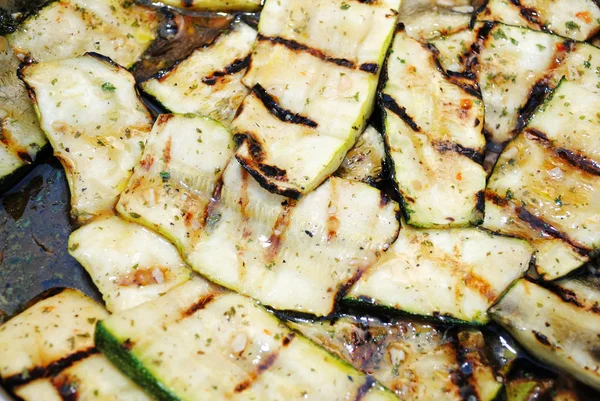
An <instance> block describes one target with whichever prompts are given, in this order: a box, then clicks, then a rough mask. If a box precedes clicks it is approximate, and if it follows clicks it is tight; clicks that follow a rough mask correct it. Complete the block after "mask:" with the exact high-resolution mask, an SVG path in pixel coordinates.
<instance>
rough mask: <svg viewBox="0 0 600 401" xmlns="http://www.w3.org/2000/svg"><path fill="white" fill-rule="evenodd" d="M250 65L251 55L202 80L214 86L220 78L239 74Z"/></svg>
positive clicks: (236, 60)
mask: <svg viewBox="0 0 600 401" xmlns="http://www.w3.org/2000/svg"><path fill="white" fill-rule="evenodd" d="M249 65H250V55H247V56H246V57H244V58H243V59H239V58H238V59H235V60H234V61H233V62H232V63H231V64H229V65H227V66H226V67H225V68H223V69H222V70H220V71H214V72H213V73H212V74H210V75H209V76H207V77H204V78H202V82H204V83H205V84H206V85H210V86H212V85H214V84H216V83H217V81H218V80H219V79H220V78H223V77H225V76H227V75H233V74H236V73H238V72H241V71H243V70H245V69H246V68H247V67H248V66H249Z"/></svg>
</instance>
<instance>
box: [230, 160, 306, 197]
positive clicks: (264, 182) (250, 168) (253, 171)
mask: <svg viewBox="0 0 600 401" xmlns="http://www.w3.org/2000/svg"><path fill="white" fill-rule="evenodd" d="M235 158H236V160H237V161H238V162H239V163H240V164H241V165H242V167H243V168H244V169H245V170H246V171H247V172H248V173H250V175H251V176H252V177H253V178H254V179H255V180H256V182H258V184H259V185H260V186H261V187H263V188H264V189H266V190H267V191H269V192H274V193H277V194H279V195H283V196H285V197H287V198H291V199H293V200H298V199H300V197H301V196H302V194H301V193H300V191H298V190H296V189H294V188H283V187H280V186H278V185H277V184H276V183H274V182H273V181H270V180H269V179H268V178H267V177H265V176H264V175H263V174H262V171H260V169H259V166H258V164H257V163H256V161H255V160H254V159H246V158H244V157H242V156H240V155H239V154H236V155H235Z"/></svg>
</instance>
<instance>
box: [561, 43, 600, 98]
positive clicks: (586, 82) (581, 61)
mask: <svg viewBox="0 0 600 401" xmlns="http://www.w3.org/2000/svg"><path fill="white" fill-rule="evenodd" d="M598 71H600V49H598V48H597V47H596V46H592V45H590V44H587V43H580V42H578V43H575V44H573V45H572V47H571V49H570V51H569V53H568V54H567V55H566V56H565V58H564V60H563V61H562V63H561V64H560V66H559V67H558V68H557V69H556V70H555V71H554V74H555V77H556V78H555V79H556V80H560V79H561V78H564V79H566V80H567V81H569V82H572V83H575V84H577V85H578V86H579V87H581V88H585V89H587V90H588V91H590V92H593V93H595V94H598V95H600V75H599V74H598ZM582 105H585V104H582Z"/></svg>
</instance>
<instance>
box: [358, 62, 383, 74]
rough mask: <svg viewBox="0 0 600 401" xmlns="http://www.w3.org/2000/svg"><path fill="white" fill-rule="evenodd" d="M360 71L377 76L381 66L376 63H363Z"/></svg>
mask: <svg viewBox="0 0 600 401" xmlns="http://www.w3.org/2000/svg"><path fill="white" fill-rule="evenodd" d="M359 69H360V70H361V71H364V72H368V73H369V74H377V73H378V72H379V65H377V64H376V63H363V64H361V66H360V68H359Z"/></svg>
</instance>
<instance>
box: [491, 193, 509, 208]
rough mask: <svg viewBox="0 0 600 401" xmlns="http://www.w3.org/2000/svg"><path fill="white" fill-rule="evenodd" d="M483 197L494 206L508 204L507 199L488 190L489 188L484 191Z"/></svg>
mask: <svg viewBox="0 0 600 401" xmlns="http://www.w3.org/2000/svg"><path fill="white" fill-rule="evenodd" d="M485 199H486V200H488V201H490V202H492V203H493V204H494V205H496V206H501V207H505V206H508V201H507V200H506V199H504V198H503V197H501V196H500V195H498V194H497V193H495V192H493V191H490V190H486V191H485Z"/></svg>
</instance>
